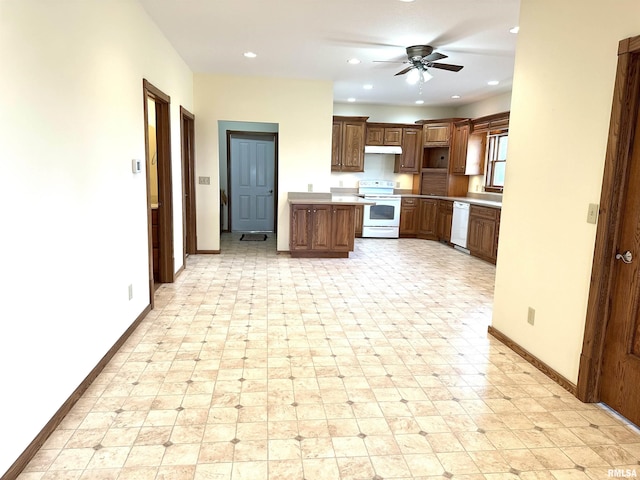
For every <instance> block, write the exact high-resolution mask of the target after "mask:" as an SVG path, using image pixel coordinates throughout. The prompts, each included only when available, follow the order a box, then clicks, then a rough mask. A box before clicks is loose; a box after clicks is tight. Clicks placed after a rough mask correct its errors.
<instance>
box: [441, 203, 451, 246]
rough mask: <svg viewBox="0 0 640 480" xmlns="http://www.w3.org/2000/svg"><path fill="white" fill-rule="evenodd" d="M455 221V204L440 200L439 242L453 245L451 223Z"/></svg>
mask: <svg viewBox="0 0 640 480" xmlns="http://www.w3.org/2000/svg"><path fill="white" fill-rule="evenodd" d="M452 221H453V202H452V201H450V200H438V228H437V230H438V231H437V233H438V240H440V241H444V242H447V243H451V222H452Z"/></svg>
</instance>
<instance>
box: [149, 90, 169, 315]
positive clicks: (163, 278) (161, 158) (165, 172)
mask: <svg viewBox="0 0 640 480" xmlns="http://www.w3.org/2000/svg"><path fill="white" fill-rule="evenodd" d="M142 90H143V97H142V98H143V103H144V146H145V156H146V160H145V162H146V171H147V229H148V238H149V247H148V248H149V288H150V297H151V305H152V306H153V292H154V290H155V288H154V278H153V240H152V226H151V189H150V179H149V172H150V171H151V165H149V112H148V109H147V98H150V99H152V100H153V101H154V102H155V104H156V119H159V120H160V121H156V142H157V144H158V150H157V159H158V160H157V162H158V202H159V207H158V237H159V238H158V240H159V243H160V264H159V272H158V276H159V279H158V280H159V282H161V283H172V282H174V281H175V269H174V258H173V198H172V195H173V188H172V180H171V121H170V120H171V117H170V111H169V106H170V104H171V98H170V97H169V95H166V94H165V93H164V92H162V91H161V90H160V89H158V88H157V87H155V86H154V85H152V84H151V83H150V82H149V81H148V80H146V79H143V80H142Z"/></svg>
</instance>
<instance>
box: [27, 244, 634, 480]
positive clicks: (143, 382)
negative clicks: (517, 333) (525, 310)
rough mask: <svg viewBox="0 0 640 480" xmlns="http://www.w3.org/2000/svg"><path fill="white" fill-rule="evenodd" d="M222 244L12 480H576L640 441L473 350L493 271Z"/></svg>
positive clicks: (525, 371)
mask: <svg viewBox="0 0 640 480" xmlns="http://www.w3.org/2000/svg"><path fill="white" fill-rule="evenodd" d="M238 237H239V236H234V235H231V234H227V235H224V236H223V240H222V253H221V254H220V255H210V256H192V257H190V258H189V261H188V266H187V269H186V270H185V272H184V273H182V274H181V275H180V277H179V278H178V280H177V282H176V283H175V284H171V285H163V286H162V287H161V288H160V289H159V290H158V292H157V301H156V309H155V310H154V311H153V312H152V313H151V314H150V315H149V316H148V317H147V318H146V319H145V320H144V321H143V323H142V324H141V325H140V327H139V328H138V329H137V331H136V332H135V333H134V334H133V335H132V336H131V338H130V339H129V340H128V341H127V343H126V344H125V345H124V346H123V347H122V349H121V350H120V352H119V353H118V354H117V355H116V356H115V358H113V360H112V361H111V363H110V364H109V365H108V367H107V368H106V369H105V370H104V372H103V373H102V374H101V375H100V376H99V378H98V379H97V380H96V381H95V383H94V384H93V385H92V386H91V387H90V388H89V390H88V391H87V392H86V393H85V394H84V395H83V397H82V398H81V400H80V401H79V402H78V404H77V405H76V406H75V408H74V409H73V411H72V412H71V413H70V414H69V415H68V416H67V417H66V418H65V419H64V421H63V422H62V424H61V425H60V426H59V428H58V429H57V430H56V431H55V432H54V433H53V435H52V436H51V437H50V439H49V440H48V441H47V442H46V444H45V445H44V446H43V447H42V449H41V450H40V451H39V453H38V454H37V455H36V456H35V458H34V459H33V460H32V461H31V463H30V464H29V465H28V467H27V468H26V470H25V472H23V474H22V475H21V476H20V477H19V478H20V479H21V480H35V479H38V480H45V479H97V480H115V479H119V480H121V479H132V480H133V479H167V480H183V479H189V480H191V479H196V480H263V479H269V480H276V479H281V480H301V479H305V480H337V479H341V480H392V479H394V480H401V479H431V478H434V479H435V478H445V479H452V478H453V479H455V480H476V479H477V480H483V479H486V480H503V479H504V480H509V479H513V480H518V479H522V480H546V479H549V480H552V479H556V480H565V479H567V480H588V479H604V478H607V477H608V475H609V470H610V469H613V468H614V467H617V468H619V469H622V473H623V474H627V475H633V474H634V473H635V474H637V473H638V472H640V465H639V461H640V434H639V433H638V431H637V430H634V429H633V427H632V426H630V425H626V424H625V423H624V422H623V421H621V420H620V419H619V418H616V417H615V416H614V415H612V414H610V413H609V412H608V411H607V410H605V409H603V408H602V407H600V406H597V405H587V404H582V403H580V402H579V401H578V400H576V399H575V398H574V397H573V396H571V395H570V394H569V393H567V392H566V391H565V390H563V389H562V388H560V387H559V386H558V385H556V384H555V383H554V382H552V381H551V380H550V379H548V378H547V377H545V376H544V375H543V374H541V373H540V372H539V371H537V370H536V369H535V368H533V367H532V366H530V365H529V364H528V363H526V362H525V361H524V360H523V359H522V358H520V357H519V356H517V355H516V354H514V353H513V352H512V351H511V350H509V349H508V348H506V347H505V346H504V345H502V344H501V343H499V342H498V341H496V340H495V339H492V338H490V337H488V336H487V333H486V331H487V325H488V322H489V321H490V317H491V309H492V291H493V282H494V272H495V268H494V267H493V266H492V265H489V264H487V263H485V262H482V261H480V260H478V259H475V258H472V257H469V256H466V255H464V254H461V253H459V252H456V251H454V250H452V249H450V248H448V247H445V246H443V245H440V244H438V243H436V242H428V241H421V240H413V239H402V240H377V239H362V240H357V242H356V251H355V252H354V253H352V255H351V258H350V259H333V260H324V259H291V258H290V257H289V255H287V254H280V255H277V254H276V253H275V241H274V239H273V238H269V240H267V241H266V242H240V241H238Z"/></svg>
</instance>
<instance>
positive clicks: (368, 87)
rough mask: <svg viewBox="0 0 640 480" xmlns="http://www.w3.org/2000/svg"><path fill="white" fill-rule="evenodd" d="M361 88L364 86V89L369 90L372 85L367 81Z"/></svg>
mask: <svg viewBox="0 0 640 480" xmlns="http://www.w3.org/2000/svg"><path fill="white" fill-rule="evenodd" d="M362 88H364V89H365V90H371V89H372V88H373V85H371V84H369V83H368V84H366V85H363V86H362Z"/></svg>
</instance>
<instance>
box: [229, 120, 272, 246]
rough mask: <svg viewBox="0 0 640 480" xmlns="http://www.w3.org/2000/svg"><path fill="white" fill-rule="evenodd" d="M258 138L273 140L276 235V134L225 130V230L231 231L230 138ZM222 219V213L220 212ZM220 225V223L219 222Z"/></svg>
mask: <svg viewBox="0 0 640 480" xmlns="http://www.w3.org/2000/svg"><path fill="white" fill-rule="evenodd" d="M232 136H234V137H238V136H240V137H241V136H252V137H254V136H259V137H265V138H273V144H274V145H273V148H274V153H273V154H274V172H273V233H275V234H277V233H278V132H246V131H236V130H227V190H228V191H227V216H228V218H227V229H228V231H231V137H232ZM220 216H221V217H222V211H220ZM221 223H222V222H221Z"/></svg>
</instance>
